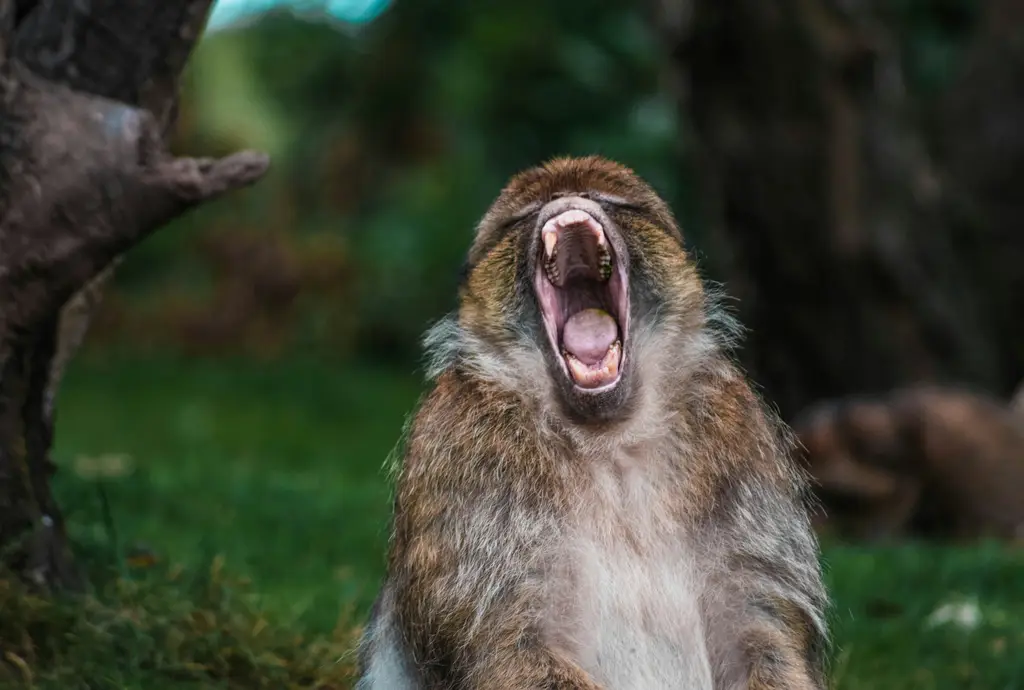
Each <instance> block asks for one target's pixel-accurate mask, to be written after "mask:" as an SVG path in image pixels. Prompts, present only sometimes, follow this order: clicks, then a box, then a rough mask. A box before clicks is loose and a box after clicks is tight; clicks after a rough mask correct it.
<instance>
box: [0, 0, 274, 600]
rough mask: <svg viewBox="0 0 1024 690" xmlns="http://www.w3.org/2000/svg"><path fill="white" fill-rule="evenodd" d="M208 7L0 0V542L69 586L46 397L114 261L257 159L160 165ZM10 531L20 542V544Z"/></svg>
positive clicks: (24, 563) (190, 1)
mask: <svg viewBox="0 0 1024 690" xmlns="http://www.w3.org/2000/svg"><path fill="white" fill-rule="evenodd" d="M210 5H211V2H210V0H151V1H150V2H143V1H141V0H140V1H136V2H132V3H124V2H118V1H116V0H90V1H89V2H81V0H36V1H35V2H32V1H30V0H18V1H17V2H15V1H14V0H0V549H3V548H4V547H8V546H10V545H11V543H12V541H15V540H16V534H25V533H26V532H25V530H26V529H27V530H28V531H27V535H28V540H27V542H25V543H20V542H19V543H18V545H17V548H15V549H14V554H15V555H14V556H13V558H11V559H10V562H9V563H8V564H9V565H11V564H13V565H14V566H15V567H16V568H18V569H19V570H20V571H21V572H23V573H25V574H26V575H28V576H29V578H30V579H31V580H32V581H35V582H38V583H40V584H47V585H63V586H69V585H73V584H74V582H75V580H76V578H75V577H74V576H73V574H72V573H73V569H72V568H71V567H70V560H69V557H68V555H67V549H66V545H65V544H64V541H65V538H64V533H63V524H62V522H61V520H60V516H59V512H58V511H57V507H56V505H55V503H54V502H53V499H52V496H51V495H50V492H49V477H50V475H51V474H52V465H51V463H50V461H49V448H50V442H51V439H52V433H53V429H52V426H53V418H52V407H53V405H52V401H53V399H54V397H55V394H56V387H57V385H58V384H59V380H60V375H61V373H62V372H63V369H64V365H65V364H66V362H67V359H68V358H69V357H70V355H71V353H72V352H73V350H74V347H75V345H77V343H78V342H79V341H80V340H81V338H82V336H83V335H84V331H85V328H86V324H87V322H88V317H89V315H90V312H91V311H92V308H93V307H94V306H95V304H96V303H97V301H98V299H99V293H100V289H101V288H102V285H103V283H104V282H105V281H106V279H107V278H108V277H109V275H110V273H111V271H112V262H114V261H116V260H117V258H118V257H120V256H121V255H122V254H123V253H124V252H125V251H127V250H128V249H130V248H131V247H133V246H134V245H135V244H136V243H137V242H139V241H140V240H141V239H143V238H144V237H146V236H147V235H149V234H150V233H152V232H153V231H155V230H156V229H158V228H159V227H161V226H163V225H164V224H166V223H167V222H168V221H170V220H172V219H174V218H175V217H177V216H179V215H181V214H182V213H184V212H185V211H187V210H188V209H190V208H192V207H194V206H196V205H199V204H201V203H203V202H205V201H209V200H211V199H214V198H216V197H218V196H220V195H221V194H224V193H226V192H228V191H231V190H233V189H238V188H240V187H243V186H246V185H249V184H251V183H253V182H255V181H256V180H257V179H259V177H260V176H262V175H263V174H264V172H265V171H266V169H267V166H268V164H269V161H268V160H267V157H266V156H265V155H263V154H260V153H256V152H251V151H247V152H242V153H238V154H235V155H233V156H229V157H227V158H224V159H221V160H214V159H192V158H180V159H179V158H174V157H172V156H171V155H170V154H169V153H168V151H167V148H166V141H165V139H166V134H167V132H168V130H169V128H170V126H171V124H172V123H173V118H174V112H175V106H176V100H177V99H176V97H177V90H178V79H179V77H180V73H181V70H182V69H183V68H184V66H185V63H186V61H187V59H188V55H189V53H190V51H191V49H192V47H193V45H194V43H195V41H196V40H197V39H198V37H199V35H200V34H201V32H202V28H203V26H204V24H205V21H206V17H207V13H208V11H209V9H210ZM19 538H20V537H19Z"/></svg>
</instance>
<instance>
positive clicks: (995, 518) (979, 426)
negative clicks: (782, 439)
mask: <svg viewBox="0 0 1024 690" xmlns="http://www.w3.org/2000/svg"><path fill="white" fill-rule="evenodd" d="M793 428H794V430H795V432H796V434H797V436H798V439H799V442H800V445H801V446H802V448H803V450H802V452H801V454H800V459H801V460H802V462H803V463H804V464H805V466H806V468H807V469H808V471H809V472H810V474H811V475H812V477H813V478H814V480H815V485H816V486H817V493H818V498H819V503H820V505H821V507H822V508H823V509H824V510H823V511H822V512H819V513H817V515H816V517H817V519H816V521H815V527H816V529H817V531H818V532H819V534H832V535H835V536H837V537H839V538H843V539H848V540H858V541H880V540H886V539H893V538H897V537H913V538H924V539H930V540H939V541H954V542H955V541H960V542H963V541H974V540H977V539H983V538H996V539H1005V540H1011V541H1017V540H1020V539H1021V538H1024V502H1022V501H1021V500H1020V495H1021V492H1022V491H1024V421H1022V420H1020V419H1019V418H1016V417H1015V413H1014V412H1013V410H1012V409H1010V408H1009V407H1008V405H1007V404H1006V403H1005V402H1004V401H1002V400H998V399H996V398H993V397H990V396H988V395H984V394H981V393H978V392H974V391H970V390H961V389H957V388H951V387H942V386H936V385H930V384H920V385H914V386H909V387H905V388H899V389H896V390H894V391H892V392H890V393H887V394H880V395H873V396H851V397H847V398H839V399H834V400H824V401H821V402H819V403H816V404H814V405H811V406H810V407H808V408H807V409H806V410H805V411H804V412H803V413H802V414H800V415H799V416H798V417H797V418H796V419H794V420H793Z"/></svg>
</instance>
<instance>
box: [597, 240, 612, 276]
mask: <svg viewBox="0 0 1024 690" xmlns="http://www.w3.org/2000/svg"><path fill="white" fill-rule="evenodd" d="M600 261H601V265H600V270H601V280H608V279H609V278H611V277H612V255H611V254H609V253H608V249H607V248H606V247H604V246H602V247H601V258H600Z"/></svg>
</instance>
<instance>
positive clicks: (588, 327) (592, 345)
mask: <svg viewBox="0 0 1024 690" xmlns="http://www.w3.org/2000/svg"><path fill="white" fill-rule="evenodd" d="M618 337H619V326H618V324H616V323H615V319H613V318H612V316H611V314H609V313H608V312H606V311H604V310H602V309H584V310H583V311H579V312H576V313H575V314H573V315H572V316H570V317H569V320H568V321H566V322H565V326H564V327H563V328H562V347H564V348H565V349H566V351H567V352H568V353H569V354H571V355H572V356H573V357H575V358H576V359H578V360H580V361H581V362H583V363H584V364H590V365H594V364H600V363H601V361H602V360H603V359H604V356H605V355H606V354H608V350H609V349H610V348H611V346H612V345H613V344H614V343H615V341H616V340H617V339H618Z"/></svg>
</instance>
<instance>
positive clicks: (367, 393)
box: [56, 0, 1024, 690]
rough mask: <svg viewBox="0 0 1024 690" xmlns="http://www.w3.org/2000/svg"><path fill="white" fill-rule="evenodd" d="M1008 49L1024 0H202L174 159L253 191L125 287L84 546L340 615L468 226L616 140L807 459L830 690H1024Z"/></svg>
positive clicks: (358, 577)
mask: <svg viewBox="0 0 1024 690" xmlns="http://www.w3.org/2000/svg"><path fill="white" fill-rule="evenodd" d="M1022 41H1024V2H1021V1H1020V0H989V1H988V2H981V1H980V0H874V1H873V2H872V1H869V0H660V1H659V2H651V3H629V2H618V3H616V2H600V1H598V0H574V2H571V3H570V2H558V3H556V2H540V1H538V0H519V1H517V2H492V3H478V2H468V1H467V0H446V1H445V2H433V1H427V0H423V1H420V2H413V1H411V0H390V1H388V0H334V1H333V2H330V1H326V0H324V1H319V2H317V1H315V0H305V1H302V2H300V1H296V2H293V3H288V2H284V1H283V0H282V1H281V2H277V3H273V2H259V1H257V0H220V2H218V3H217V4H216V5H215V10H214V13H213V16H212V18H211V21H210V25H209V28H208V31H207V34H206V36H205V38H204V39H203V40H202V42H201V43H200V45H199V46H198V48H197V51H196V53H195V54H194V57H193V59H192V62H191V66H190V69H189V70H188V72H187V74H186V77H187V78H186V84H185V91H184V94H183V97H182V103H181V113H180V118H179V123H178V130H177V133H176V139H175V144H174V146H175V149H176V150H177V151H178V152H179V153H188V154H194V155H202V154H206V155H220V154H225V153H228V152H231V151H234V150H237V149H240V148H256V149H262V150H265V151H268V152H269V153H270V154H271V156H272V159H273V167H272V170H271V173H270V174H269V175H268V177H267V178H265V179H264V180H263V181H261V182H260V183H259V184H258V185H256V186H255V187H253V188H252V189H249V190H246V191H244V192H241V193H236V194H232V195H231V196H230V197H229V198H226V199H224V200H222V201H219V202H217V203H215V204H211V205H208V206H206V207H204V208H203V209H201V210H200V211H198V212H196V213H194V214H192V215H190V216H188V217H187V218H185V219H182V220H181V221H179V222H177V223H175V224H173V225H172V226H169V227H167V228H165V229H164V230H162V231H161V232H159V233H157V234H156V235H155V236H153V237H152V238H151V239H149V240H147V241H146V242H145V243H144V244H143V245H141V246H140V247H138V248H137V249H136V250H134V251H132V252H131V253H130V254H129V256H128V257H127V259H126V260H125V261H124V263H123V264H122V265H121V267H120V268H119V269H118V272H117V274H116V277H115V279H114V283H113V284H112V285H111V286H110V288H109V289H108V292H107V295H106V297H105V301H104V303H103V306H102V308H101V311H100V313H99V314H98V315H97V317H96V318H95V321H94V323H93V325H92V327H91V330H90V332H89V335H88V338H87V341H86V345H85V348H84V350H83V351H82V352H81V353H80V355H79V356H78V358H77V359H76V360H75V362H74V364H73V365H72V367H71V370H70V372H69V378H68V379H67V382H66V383H65V385H64V388H63V390H62V393H61V396H62V397H61V407H60V423H59V425H58V427H57V428H58V433H57V440H56V458H57V461H58V462H59V464H60V465H61V467H62V471H61V472H60V473H59V474H58V480H57V488H58V489H59V493H60V498H61V500H62V502H63V505H64V507H65V509H66V510H67V512H68V519H69V524H70V527H69V528H70V531H71V533H72V535H73V537H74V538H75V540H76V542H77V543H79V544H81V545H82V548H83V549H84V550H86V551H88V550H89V549H90V548H91V549H92V550H93V552H95V553H101V552H102V553H106V551H104V549H106V550H109V549H110V548H116V550H117V551H118V553H123V554H139V553H142V554H146V557H145V558H143V559H142V560H141V561H137V562H139V563H143V564H145V563H149V562H162V563H166V564H171V565H175V564H181V566H182V567H194V566H196V565H197V564H202V563H206V562H208V561H209V559H212V558H219V559H221V561H218V562H223V563H224V564H225V565H224V567H226V568H230V569H232V570H233V571H234V572H236V573H240V574H242V575H244V576H245V577H247V578H249V579H251V580H252V582H253V583H254V587H255V589H256V590H257V591H258V592H259V593H260V597H261V602H262V603H261V605H262V606H265V607H266V608H267V610H269V611H272V612H274V613H275V615H277V616H279V617H282V616H283V617H285V618H287V619H288V620H290V621H294V622H295V624H296V625H297V626H299V627H300V628H301V629H303V630H305V631H306V633H307V634H309V635H315V634H318V633H319V632H322V631H329V630H331V629H332V627H333V626H335V625H336V623H337V621H338V620H339V618H343V619H344V620H347V621H351V622H352V624H354V625H357V624H358V623H359V622H360V621H361V620H362V617H363V616H364V615H365V613H366V611H367V609H368V606H369V604H370V602H372V600H373V597H374V595H375V593H376V587H377V584H378V581H379V578H380V576H381V574H382V572H383V562H384V561H383V558H384V550H385V546H386V541H387V522H388V517H389V513H390V498H389V489H388V485H387V483H386V478H385V476H384V473H383V472H382V470H381V468H382V466H383V464H384V462H385V459H386V458H387V456H388V455H389V453H390V452H391V451H392V449H393V447H394V445H395V443H396V442H397V441H398V438H399V434H400V431H401V427H402V424H403V421H404V418H405V416H406V415H407V414H408V413H409V412H410V411H411V410H412V408H413V406H414V404H415V402H416V400H417V398H418V396H419V394H420V392H421V391H422V388H423V384H422V367H421V361H420V350H419V339H420V336H421V335H422V333H423V331H424V330H425V328H426V327H427V326H428V325H429V324H430V323H431V322H432V321H433V320H435V319H437V318H438V317H440V316H441V315H443V314H444V313H445V312H446V311H448V310H450V309H451V308H452V307H453V306H454V300H455V288H456V283H457V275H458V269H459V266H460V263H461V261H462V259H463V255H464V253H465V251H466V249H467V247H468V243H469V241H470V238H471V233H472V229H473V226H474V223H475V222H476V220H477V219H478V218H479V216H480V215H482V213H483V212H484V210H486V208H487V206H488V205H489V204H490V202H491V201H492V199H493V198H494V197H495V196H496V195H497V193H498V191H499V189H500V188H501V186H502V184H503V183H504V182H505V180H506V179H507V178H508V177H509V176H510V175H511V174H513V173H515V172H517V171H518V170H521V169H523V168H525V167H529V166H532V165H534V164H536V163H538V162H540V161H542V160H544V159H546V158H549V157H552V156H555V155H561V154H588V153H600V154H603V155H605V156H608V157H611V158H615V159H618V160H620V161H621V162H623V163H625V164H627V165H629V166H631V167H633V168H634V169H635V170H636V171H637V172H638V173H639V174H640V175H641V176H643V177H645V178H646V179H647V180H648V181H649V182H650V183H651V184H652V185H653V186H654V187H655V188H656V189H657V190H658V191H659V192H660V193H661V194H662V196H663V197H665V199H666V200H667V201H668V202H669V203H670V204H671V205H672V206H673V208H674V209H675V210H676V213H677V216H678V217H679V219H680V221H681V224H682V227H683V231H684V234H685V235H686V240H687V242H688V244H689V246H690V247H691V249H692V251H693V253H694V256H695V257H696V258H697V260H698V261H699V262H700V264H701V266H702V267H703V270H704V273H705V275H706V276H707V278H708V279H709V280H711V281H719V282H722V283H724V284H725V287H726V290H727V291H728V292H729V294H730V295H731V296H732V297H734V298H736V299H735V300H733V301H732V302H731V305H732V308H733V309H734V310H735V313H736V314H737V316H738V317H739V318H740V319H741V321H742V322H743V323H744V325H745V326H747V327H748V329H749V332H748V333H747V335H746V337H745V340H744V342H743V345H742V347H741V348H740V350H739V352H738V356H739V357H740V359H741V361H742V362H743V364H744V366H745V367H746V369H747V370H748V372H749V373H750V375H751V377H752V378H753V379H754V380H755V381H756V383H757V384H758V385H759V387H760V388H761V390H762V391H763V393H764V395H765V396H766V397H767V398H768V399H769V400H771V401H772V402H773V404H775V405H776V406H777V408H778V409H779V411H780V413H781V414H782V416H783V417H784V418H785V419H786V420H787V421H788V422H790V423H791V424H793V425H794V426H795V428H796V429H797V431H798V433H799V434H800V438H801V440H802V441H804V445H805V446H806V452H804V453H802V457H804V458H805V459H806V461H807V463H808V467H809V468H810V469H811V471H812V473H813V474H814V475H815V477H816V478H817V480H818V482H819V498H820V499H821V502H822V504H823V506H824V510H823V511H822V512H821V513H820V514H819V517H818V520H819V527H820V528H821V530H822V534H823V538H824V540H825V567H826V571H827V575H828V581H829V584H830V586H831V588H832V591H833V595H834V598H835V604H836V605H835V608H834V611H833V617H834V625H835V634H836V644H835V648H834V650H833V670H834V676H835V681H834V686H835V687H837V688H911V687H912V688H986V689H988V688H992V689H993V690H994V689H997V688H998V689H1009V688H1024V558H1022V557H1021V556H1020V554H1019V552H1018V550H1017V548H1016V545H1015V544H1016V541H1017V539H1018V538H1019V537H1020V536H1024V530H1019V529H1018V526H1019V525H1022V524H1024V406H1022V407H1021V408H1020V409H1017V410H1015V409H1014V408H1013V407H1012V405H1011V402H1010V401H1011V398H1012V396H1013V393H1014V390H1015V389H1016V387H1017V386H1018V384H1019V383H1020V381H1021V380H1022V379H1024V270H1022V268H1021V266H1022V264H1024V230H1022V228H1021V221H1020V219H1021V218H1024V194H1022V193H1021V184H1022V182H1024V42H1022ZM111 544H113V547H111ZM133 562H136V561H133ZM139 567H143V566H139ZM310 687H312V686H310Z"/></svg>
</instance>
